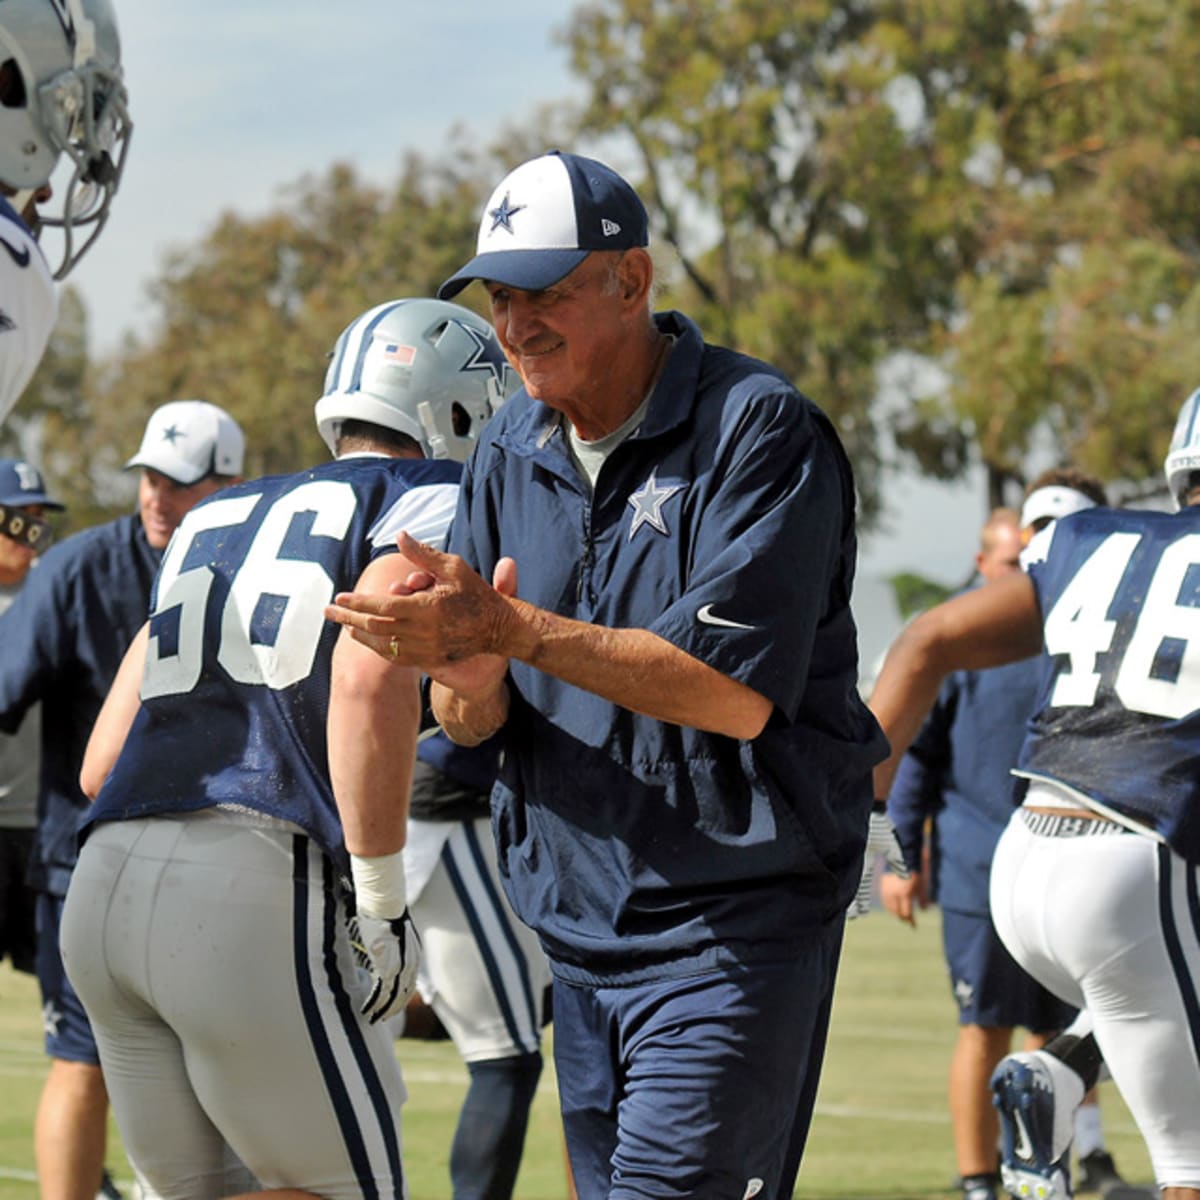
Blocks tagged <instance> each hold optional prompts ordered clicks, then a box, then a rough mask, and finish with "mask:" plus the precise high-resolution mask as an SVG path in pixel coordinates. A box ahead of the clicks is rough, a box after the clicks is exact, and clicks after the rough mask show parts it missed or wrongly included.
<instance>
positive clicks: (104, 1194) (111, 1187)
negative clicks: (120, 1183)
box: [96, 1167, 124, 1200]
mask: <svg viewBox="0 0 1200 1200" xmlns="http://www.w3.org/2000/svg"><path fill="white" fill-rule="evenodd" d="M96 1200H124V1197H123V1196H122V1195H121V1189H120V1188H119V1187H117V1185H116V1184H115V1183H114V1182H113V1177H112V1176H111V1175H110V1174H109V1173H108V1168H107V1167H105V1168H104V1174H103V1175H101V1176H100V1190H99V1191H98V1192H97V1193H96Z"/></svg>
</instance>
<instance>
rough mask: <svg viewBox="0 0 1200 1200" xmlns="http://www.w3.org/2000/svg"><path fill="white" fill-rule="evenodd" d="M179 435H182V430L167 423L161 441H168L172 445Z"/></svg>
mask: <svg viewBox="0 0 1200 1200" xmlns="http://www.w3.org/2000/svg"><path fill="white" fill-rule="evenodd" d="M181 437H183V430H182V429H180V428H179V427H178V426H177V425H168V426H167V427H166V429H164V430H163V441H164V442H170V443H171V445H172V446H173V445H175V443H176V442H177V441H178V440H179V439H180V438H181Z"/></svg>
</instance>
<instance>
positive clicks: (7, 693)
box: [0, 547, 74, 733]
mask: <svg viewBox="0 0 1200 1200" xmlns="http://www.w3.org/2000/svg"><path fill="white" fill-rule="evenodd" d="M57 549H58V548H57V547H55V548H52V549H51V550H50V551H49V552H48V553H47V554H46V555H45V557H44V558H43V559H42V560H41V561H40V562H39V563H37V564H36V565H35V566H34V568H33V569H32V570H31V571H30V572H29V575H28V576H27V578H26V580H25V583H24V585H23V586H22V588H21V590H20V591H19V592H18V593H17V596H16V598H15V599H14V600H13V602H12V604H11V605H9V607H8V609H7V611H6V612H5V613H4V614H3V615H2V616H0V646H2V647H3V653H2V654H0V731H2V732H4V733H15V732H16V731H17V730H18V729H19V728H20V726H21V721H22V720H23V719H24V716H25V713H26V712H27V711H28V710H29V709H30V708H31V707H32V706H33V705H34V704H36V703H37V702H38V701H39V700H41V699H43V698H44V697H45V695H46V694H47V693H48V692H49V691H50V690H51V689H52V688H53V687H54V686H55V684H56V683H57V682H59V681H60V680H61V679H62V678H63V677H64V676H65V675H66V674H67V672H68V671H69V670H70V667H71V656H72V654H73V647H74V639H73V638H72V637H71V635H70V626H71V624H72V622H73V619H74V613H73V605H72V601H71V596H70V591H71V588H70V578H69V570H68V569H67V568H68V567H69V560H68V559H66V558H64V557H63V556H61V555H56V553H55V551H56V550H57Z"/></svg>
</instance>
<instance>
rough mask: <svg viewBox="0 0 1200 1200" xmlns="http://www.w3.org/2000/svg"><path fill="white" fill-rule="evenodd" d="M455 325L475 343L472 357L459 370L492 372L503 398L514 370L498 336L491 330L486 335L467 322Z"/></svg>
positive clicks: (456, 322) (459, 322) (457, 322)
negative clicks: (509, 377)
mask: <svg viewBox="0 0 1200 1200" xmlns="http://www.w3.org/2000/svg"><path fill="white" fill-rule="evenodd" d="M454 324H455V325H457V326H458V327H459V329H461V330H462V331H463V333H465V334H466V335H467V337H469V338H470V339H471V341H473V342H474V343H475V349H474V350H473V351H472V353H471V357H470V358H468V359H467V361H466V362H465V363H463V365H462V366H461V367H459V368H458V369H459V370H460V371H490V372H491V373H492V378H493V379H495V381H496V386H497V387H498V388H499V389H500V394H501V395H502V396H503V395H504V393H505V391H506V390H507V385H508V373H509V371H510V370H512V368H511V367H510V366H509V365H508V359H507V358H505V357H504V351H503V350H501V349H500V343H499V342H498V341H496V335H495V334H494V333H492V332H491V331H490V330H489V331H488V332H487V333H486V334H485V333H483V332H482V331H481V330H479V329H476V328H474V327H473V326H471V325H468V324H467V323H466V322H465V321H455V322H454Z"/></svg>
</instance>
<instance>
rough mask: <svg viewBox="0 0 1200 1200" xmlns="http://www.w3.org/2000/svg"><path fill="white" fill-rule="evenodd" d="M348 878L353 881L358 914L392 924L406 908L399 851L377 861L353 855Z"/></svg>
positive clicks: (405, 888)
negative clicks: (378, 918) (379, 918)
mask: <svg viewBox="0 0 1200 1200" xmlns="http://www.w3.org/2000/svg"><path fill="white" fill-rule="evenodd" d="M350 875H351V877H352V879H353V880H354V906H355V908H356V909H357V910H358V911H359V912H360V913H363V914H364V915H366V916H368V917H381V918H383V919H384V920H387V921H394V920H395V919H396V918H397V917H399V916H400V915H401V914H403V912H404V910H405V909H406V908H407V907H408V887H407V885H406V884H405V881H404V852H403V851H402V850H397V851H396V853H395V854H381V855H380V856H379V857H378V858H360V857H359V856H358V855H357V854H352V855H350Z"/></svg>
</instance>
